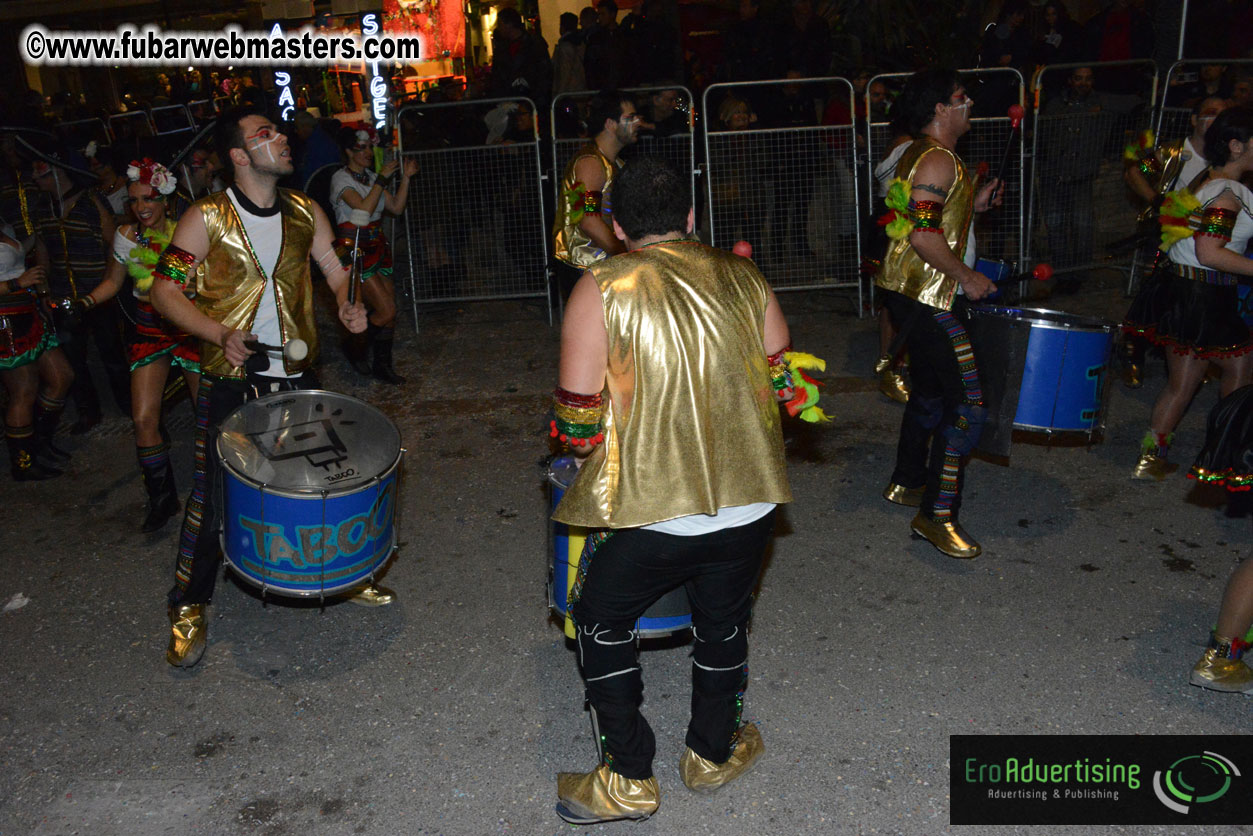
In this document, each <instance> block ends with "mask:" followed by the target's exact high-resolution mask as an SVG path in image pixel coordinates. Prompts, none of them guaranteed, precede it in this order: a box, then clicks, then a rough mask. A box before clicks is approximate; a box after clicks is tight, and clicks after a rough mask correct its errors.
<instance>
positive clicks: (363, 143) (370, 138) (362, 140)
mask: <svg viewBox="0 0 1253 836" xmlns="http://www.w3.org/2000/svg"><path fill="white" fill-rule="evenodd" d="M353 136H354V137H355V140H356V141H355V142H354V143H353V146H352V147H353V148H355V149H360V148H371V147H373V146H375V145H378V144H379V135H378V131H376V130H375V129H374V128H372V127H369V126H367V127H364V128H357V130H356V131H355V132H354V134H353Z"/></svg>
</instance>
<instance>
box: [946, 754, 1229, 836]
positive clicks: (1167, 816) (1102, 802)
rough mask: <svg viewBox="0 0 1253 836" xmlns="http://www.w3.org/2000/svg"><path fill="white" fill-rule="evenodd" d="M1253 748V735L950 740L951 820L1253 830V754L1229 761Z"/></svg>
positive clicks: (963, 822) (976, 822) (975, 822)
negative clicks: (1249, 774) (1252, 763)
mask: <svg viewBox="0 0 1253 836" xmlns="http://www.w3.org/2000/svg"><path fill="white" fill-rule="evenodd" d="M1250 743H1253V736H1250V735H1228V736H1221V737H1220V736H1204V735H1051V736H1039V735H986V736H981V735H953V736H951V737H950V738H949V753H950V757H951V760H950V780H949V788H950V798H951V802H952V807H951V809H950V811H949V820H950V822H951V823H952V824H1027V825H1030V824H1253V805H1249V804H1248V803H1247V799H1248V798H1249V796H1250V793H1251V792H1253V788H1251V787H1249V786H1248V780H1249V779H1248V778H1246V777H1245V776H1244V772H1246V771H1247V768H1248V766H1247V761H1248V760H1250V759H1253V756H1250V755H1248V754H1236V755H1234V756H1233V755H1232V754H1231V753H1233V752H1234V753H1249V752H1253V747H1250ZM1220 753H1221V754H1220ZM1241 759H1243V761H1242V760H1241ZM1242 762H1243V763H1244V764H1245V765H1244V767H1243V768H1242V767H1241V766H1240V764H1241V763H1242Z"/></svg>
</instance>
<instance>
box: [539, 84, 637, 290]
mask: <svg viewBox="0 0 1253 836" xmlns="http://www.w3.org/2000/svg"><path fill="white" fill-rule="evenodd" d="M587 126H588V129H589V133H590V132H591V131H592V130H595V131H596V133H595V134H594V135H593V136H592V140H591V142H588V143H586V144H584V145H583V146H582V147H581V148H579V150H578V151H576V152H575V154H574V157H573V158H572V159H571V160H570V162H569V163H567V164H566V170H565V173H564V174H563V175H562V177H561V198H560V200H559V201H558V204H557V218H556V220H555V221H554V223H553V255H554V256H555V257H556V259H557V261H558V263H559V265H560V267H559V268H558V277H559V280H560V283H561V287H560V291H561V294H562V296H563V297H564V296H565V295H567V294H568V293H569V292H570V289H571V288H572V287H574V283H575V282H576V281H578V278H579V276H581V275H582V274H583V271H584V270H586V269H587V268H588V267H591V266H592V265H593V264H595V263H596V262H598V261H602V260H604V259H605V258H606V257H607V256H611V255H614V254H616V253H620V252H623V251H624V248H623V245H622V242H621V241H619V240H618V239H617V238H615V237H614V234H613V227H612V226H611V224H612V213H613V206H612V199H611V191H612V189H613V179H614V175H615V174H617V172H618V169H619V168H621V167H622V161H621V160H619V159H618V155H619V154H620V153H621V152H622V149H623V148H625V147H627V146H628V145H631V144H632V143H634V142H635V138H636V135H637V134H638V133H639V129H640V117H639V114H637V113H636V112H635V101H634V100H633V99H632V98H631V97H630V96H629V95H627V94H626V93H622V92H619V91H617V90H604V91H602V92H600V93H597V94H596V95H595V96H593V97H592V100H591V102H589V103H588V117H587Z"/></svg>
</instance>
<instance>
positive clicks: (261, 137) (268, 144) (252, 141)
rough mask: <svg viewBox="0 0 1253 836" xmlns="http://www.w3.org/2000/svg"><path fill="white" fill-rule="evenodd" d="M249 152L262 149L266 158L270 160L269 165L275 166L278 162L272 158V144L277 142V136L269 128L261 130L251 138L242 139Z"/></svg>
mask: <svg viewBox="0 0 1253 836" xmlns="http://www.w3.org/2000/svg"><path fill="white" fill-rule="evenodd" d="M244 141H245V142H246V143H247V148H248V150H249V151H259V150H260V149H262V148H264V149H265V153H266V156H267V157H269V159H270V165H277V164H278V160H277V159H276V158H275V156H274V143H275V142H277V141H278V134H277V133H275V132H274V131H273V130H272V129H270V128H262V129H261V130H259V131H257V132H256V133H255V134H253V135H252V136H247V137H244Z"/></svg>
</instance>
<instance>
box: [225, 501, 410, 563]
mask: <svg viewBox="0 0 1253 836" xmlns="http://www.w3.org/2000/svg"><path fill="white" fill-rule="evenodd" d="M395 498H396V483H395V482H390V483H388V484H387V485H386V486H385V487H384V488H383V492H382V493H381V494H380V495H379V497H378V499H377V500H376V501H375V502H374V504H373V505H372V506H371V507H370V509H369V510H368V511H365V512H364V513H361V514H358V515H357V516H355V517H349V518H348V519H346V520H344V521H343V522H340V523H337V524H335V525H293V526H288V525H283V524H276V523H269V522H266V521H264V520H259V519H253V518H251V517H247V516H243V515H241V516H240V517H239V518H238V520H237V522H238V524H239V527H240V528H242V529H243V530H244V531H246V532H249V533H250V534H251V535H252V543H251V545H250V546H249V545H247V544H245V545H244V548H245V549H249V550H250V552H251V553H252V554H257V555H267V556H268V561H269V562H270V563H271V564H277V563H279V562H286V563H289V564H291V565H292V566H293V567H295V568H298V569H301V568H304V567H306V566H319V565H324V564H331V563H334V562H335V561H337V560H338V559H339V558H341V557H352V556H353V555H355V554H358V553H360V552H361V551H362V550H363V549H365V548H366V547H367V546H371V545H372V544H374V543H376V542H377V541H379V540H380V539H382V538H383V537H384V536H386V535H387V534H388V532H389V531H390V530H391V525H392V511H393V506H392V503H393V502H394V501H395ZM371 556H373V555H371Z"/></svg>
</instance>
